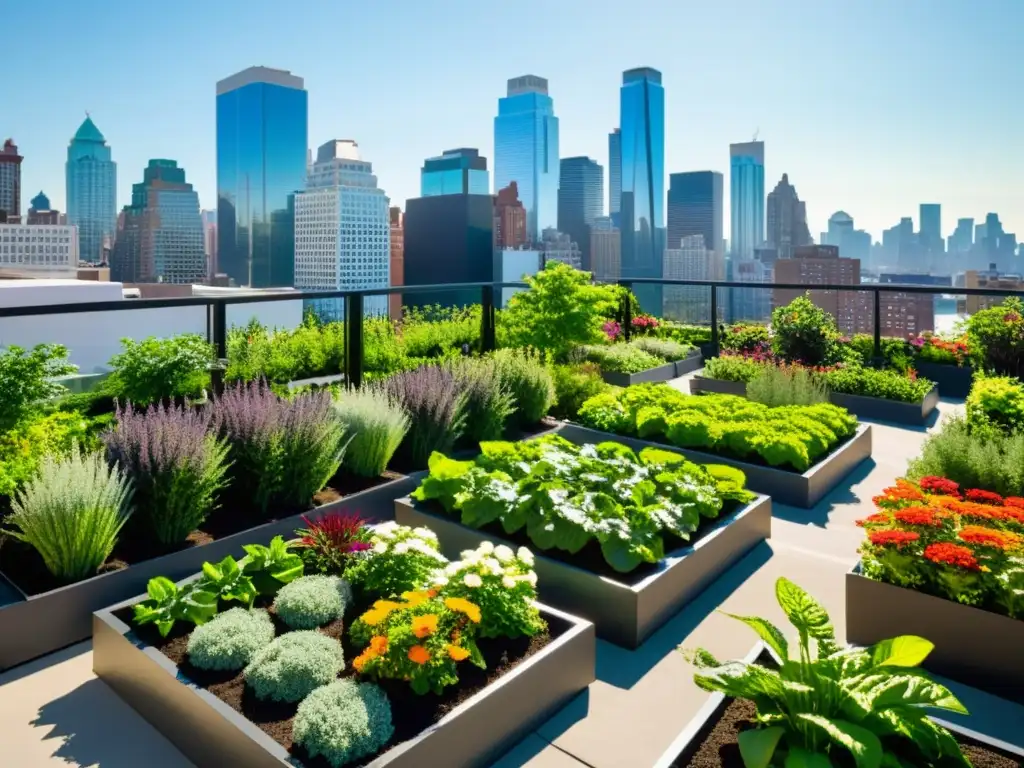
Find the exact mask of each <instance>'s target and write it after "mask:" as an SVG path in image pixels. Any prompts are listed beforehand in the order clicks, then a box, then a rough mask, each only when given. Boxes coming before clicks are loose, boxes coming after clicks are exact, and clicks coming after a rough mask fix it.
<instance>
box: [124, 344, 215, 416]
mask: <svg viewBox="0 0 1024 768" xmlns="http://www.w3.org/2000/svg"><path fill="white" fill-rule="evenodd" d="M121 346H122V348H123V349H122V351H121V353H120V354H117V355H114V357H112V358H111V359H110V367H111V368H112V369H113V373H112V374H111V376H110V381H111V386H112V388H113V390H114V391H115V392H116V393H117V395H118V396H119V397H120V398H122V399H124V400H127V401H129V402H130V403H132V404H134V405H136V406H142V407H145V406H147V405H150V404H151V403H157V402H160V401H162V400H166V399H168V398H184V397H191V398H195V397H199V396H200V395H202V394H203V391H204V390H205V389H206V388H207V387H208V386H209V382H210V372H209V371H210V365H211V364H212V363H213V347H212V346H211V345H210V344H209V343H208V342H207V341H206V339H204V338H203V337H202V336H199V335H198V334H194V333H186V334H182V335H181V336H176V337H174V338H170V339H158V338H155V337H153V336H151V337H149V338H147V339H144V340H143V341H135V340H133V339H128V338H125V339H121Z"/></svg>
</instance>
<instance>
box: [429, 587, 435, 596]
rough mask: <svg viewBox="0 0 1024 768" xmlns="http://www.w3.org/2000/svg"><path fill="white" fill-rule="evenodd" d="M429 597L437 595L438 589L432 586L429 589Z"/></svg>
mask: <svg viewBox="0 0 1024 768" xmlns="http://www.w3.org/2000/svg"><path fill="white" fill-rule="evenodd" d="M427 597H437V590H436V589H434V588H433V587H431V588H430V589H428V590H427Z"/></svg>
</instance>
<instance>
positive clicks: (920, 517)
mask: <svg viewBox="0 0 1024 768" xmlns="http://www.w3.org/2000/svg"><path fill="white" fill-rule="evenodd" d="M892 516H893V519H894V520H895V521H896V522H898V523H903V524H904V525H923V526H926V527H929V528H940V527H942V523H943V518H944V515H943V513H942V510H939V509H935V508H934V507H907V508H906V509H897V510H896V511H895V512H893V513H892Z"/></svg>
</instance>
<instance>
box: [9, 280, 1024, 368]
mask: <svg viewBox="0 0 1024 768" xmlns="http://www.w3.org/2000/svg"><path fill="white" fill-rule="evenodd" d="M608 282H610V283H612V284H618V285H621V286H623V287H625V288H629V289H632V288H633V287H634V286H636V285H661V286H680V287H705V288H707V289H708V291H709V298H710V303H711V318H712V320H713V322H712V323H711V342H710V348H711V349H710V351H711V355H712V356H715V355H717V354H718V352H719V348H720V345H719V326H720V323H719V322H717V318H718V290H719V289H720V288H747V289H751V288H754V289H760V290H775V289H781V290H796V291H837V292H859V293H871V294H872V298H873V301H874V354H875V357H876V358H878V359H881V357H882V333H881V331H882V327H881V326H882V323H881V294H883V293H908V294H923V295H942V294H951V295H956V296H990V297H996V298H998V297H1004V296H1024V291H1012V290H1006V289H998V288H957V287H953V286H946V285H898V284H895V283H870V284H860V285H807V284H803V283H747V282H740V281H734V280H670V279H665V278H623V279H620V280H616V281H608ZM526 287H528V286H527V284H526V283H524V282H491V283H486V282H477V283H442V284H437V285H398V286H391V287H388V288H372V289H365V290H343V291H295V290H289V289H284V290H281V291H272V290H267V291H261V292H259V293H242V292H240V293H239V294H238V295H223V296H187V297H181V298H162V299H123V300H120V301H95V302H84V303H80V304H65V305H62V306H54V305H52V304H43V305H33V306H25V307H0V318H9V317H31V316H36V315H56V314H65V315H66V314H79V313H85V312H131V311H138V310H144V309H164V308H172V307H205V308H206V331H207V338H208V340H209V341H210V343H211V344H212V345H213V347H214V350H215V353H216V356H217V358H218V359H219V360H221V361H223V360H225V359H226V358H227V336H228V326H227V307H228V306H229V305H235V304H263V303H266V302H275V301H298V300H305V301H309V300H317V299H344V300H345V359H344V371H343V373H344V378H345V381H346V383H347V384H349V385H350V386H356V387H358V386H359V385H360V384H361V383H362V380H363V320H364V312H363V299H364V298H365V297H367V296H391V295H393V294H402V295H406V294H412V295H415V294H423V293H434V294H436V293H445V292H454V291H463V292H465V291H473V290H475V291H479V292H480V305H481V320H480V348H481V351H483V352H489V351H492V350H493V349H494V348H495V346H496V328H497V326H496V319H497V316H496V306H495V302H494V297H495V290H496V289H498V290H500V289H501V288H526ZM620 314H621V317H622V319H623V335H624V336H625V338H626V339H627V340H628V339H629V337H630V333H631V326H632V306H631V302H629V301H625V302H623V306H622V307H621V308H620ZM222 376H223V370H222V369H220V370H219V375H218V371H215V372H214V382H213V383H214V387H215V388H219V387H220V386H221V384H222Z"/></svg>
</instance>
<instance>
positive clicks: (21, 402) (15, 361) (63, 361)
mask: <svg viewBox="0 0 1024 768" xmlns="http://www.w3.org/2000/svg"><path fill="white" fill-rule="evenodd" d="M77 370H78V367H77V366H75V365H72V364H71V363H69V362H68V350H67V348H66V347H64V346H62V345H60V344H38V345H36V346H35V347H34V348H33V349H32V350H30V351H27V350H25V349H22V348H21V347H15V346H12V347H8V348H7V349H6V350H4V351H2V352H0V429H4V430H7V429H10V428H11V427H12V426H14V425H15V424H16V423H17V422H18V421H20V420H21V419H22V418H23V417H24V416H26V415H27V414H28V412H29V411H30V410H31V408H32V407H33V406H34V405H36V404H37V403H39V402H40V401H42V400H47V399H49V398H51V397H56V396H57V395H59V394H61V393H62V392H64V391H65V389H64V387H62V386H61V385H60V384H57V383H55V382H54V381H52V379H55V378H57V377H58V376H68V375H70V374H72V373H74V372H75V371H77Z"/></svg>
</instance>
